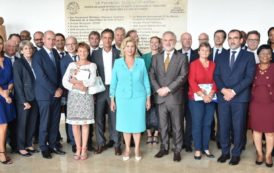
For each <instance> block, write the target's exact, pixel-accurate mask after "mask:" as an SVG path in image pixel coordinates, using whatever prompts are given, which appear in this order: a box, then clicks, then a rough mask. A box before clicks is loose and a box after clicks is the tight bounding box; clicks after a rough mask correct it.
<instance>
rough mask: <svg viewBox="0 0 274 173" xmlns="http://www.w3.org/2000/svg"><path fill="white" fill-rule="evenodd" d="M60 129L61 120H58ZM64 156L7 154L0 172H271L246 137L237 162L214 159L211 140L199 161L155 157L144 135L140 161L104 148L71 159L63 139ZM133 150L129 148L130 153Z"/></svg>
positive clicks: (216, 152)
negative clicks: (7, 162) (207, 153)
mask: <svg viewBox="0 0 274 173" xmlns="http://www.w3.org/2000/svg"><path fill="white" fill-rule="evenodd" d="M62 129H63V124H62ZM63 145H64V150H65V151H66V152H67V154H66V155H65V156H58V155H53V159H51V160H46V159H43V158H42V157H41V153H38V154H35V155H33V156H32V157H29V158H25V157H22V156H20V155H18V154H10V156H11V157H12V159H13V162H14V163H13V164H12V165H8V166H6V165H2V164H0V173H32V172H33V173H63V172H68V173H70V172H71V173H101V172H102V173H176V172H178V173H192V172H195V173H215V172H216V173H220V172H221V173H254V172H256V173H273V172H274V168H266V167H265V165H261V166H257V165H255V163H254V161H255V160H254V159H255V148H254V146H253V145H252V141H251V139H250V134H249V140H248V145H247V148H246V150H245V151H244V152H243V153H242V156H241V162H240V164H239V165H237V166H230V165H229V164H228V163H223V164H221V163H217V161H216V160H217V157H219V155H220V151H219V150H218V149H217V147H216V145H215V143H213V142H211V144H210V147H211V150H212V153H213V154H214V155H215V156H216V158H214V159H208V158H206V157H203V158H202V159H201V160H200V161H197V160H194V158H193V153H186V152H185V151H182V153H181V155H182V161H181V162H179V163H175V162H173V160H172V158H173V153H171V152H170V154H169V155H167V156H165V157H163V158H161V159H156V158H154V155H155V154H156V153H157V152H158V149H159V145H147V144H145V137H143V139H142V156H143V159H142V160H141V161H140V162H137V161H135V159H134V157H132V158H131V159H130V160H128V161H122V157H121V156H114V151H113V149H108V150H107V151H104V152H103V153H102V154H100V155H95V154H93V153H92V152H90V153H89V158H88V159H87V160H85V161H75V160H74V159H73V154H72V152H71V147H70V145H69V144H67V143H63ZM133 152H134V150H132V153H133Z"/></svg>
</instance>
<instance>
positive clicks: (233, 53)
mask: <svg viewBox="0 0 274 173" xmlns="http://www.w3.org/2000/svg"><path fill="white" fill-rule="evenodd" d="M235 54H236V51H232V55H231V57H230V63H229V66H230V69H231V70H232V68H233V65H234V63H235V59H236V57H235Z"/></svg>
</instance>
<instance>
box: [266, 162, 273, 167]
mask: <svg viewBox="0 0 274 173" xmlns="http://www.w3.org/2000/svg"><path fill="white" fill-rule="evenodd" d="M265 166H266V167H269V168H271V167H272V166H273V163H266V162H265Z"/></svg>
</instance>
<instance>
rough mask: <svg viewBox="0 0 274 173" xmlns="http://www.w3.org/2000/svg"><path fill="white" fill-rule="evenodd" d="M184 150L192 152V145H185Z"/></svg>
mask: <svg viewBox="0 0 274 173" xmlns="http://www.w3.org/2000/svg"><path fill="white" fill-rule="evenodd" d="M185 150H186V152H188V153H190V152H192V151H193V150H192V147H191V146H187V145H186V146H185Z"/></svg>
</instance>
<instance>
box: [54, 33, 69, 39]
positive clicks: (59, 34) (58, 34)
mask: <svg viewBox="0 0 274 173" xmlns="http://www.w3.org/2000/svg"><path fill="white" fill-rule="evenodd" d="M57 36H59V37H62V38H63V39H64V40H65V39H66V38H65V36H64V35H63V34H62V33H56V34H55V37H57Z"/></svg>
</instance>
